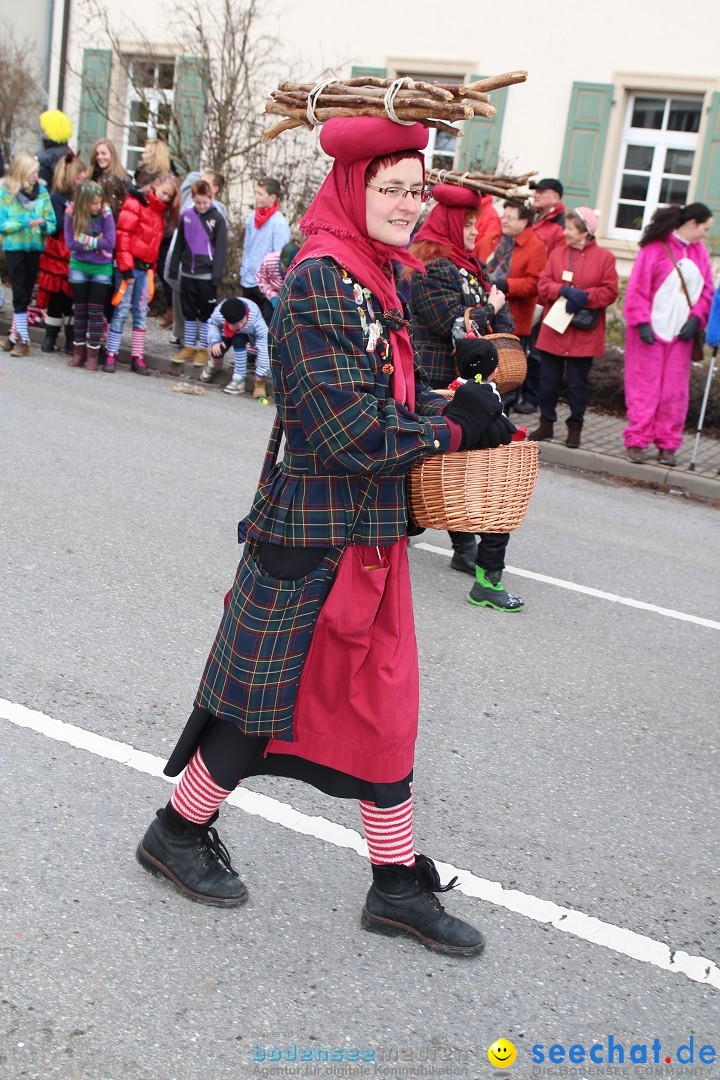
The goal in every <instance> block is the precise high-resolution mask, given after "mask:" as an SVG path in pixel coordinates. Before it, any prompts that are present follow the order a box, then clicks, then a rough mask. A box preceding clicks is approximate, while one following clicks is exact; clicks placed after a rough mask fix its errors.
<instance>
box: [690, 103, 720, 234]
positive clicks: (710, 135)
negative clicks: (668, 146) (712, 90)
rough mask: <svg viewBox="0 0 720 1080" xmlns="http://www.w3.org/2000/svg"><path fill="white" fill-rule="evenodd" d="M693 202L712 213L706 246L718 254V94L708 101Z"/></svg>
mask: <svg viewBox="0 0 720 1080" xmlns="http://www.w3.org/2000/svg"><path fill="white" fill-rule="evenodd" d="M693 202H703V203H705V205H706V206H709V207H710V209H711V210H712V212H713V226H712V229H711V230H710V232H709V234H708V237H707V244H708V247H709V248H710V251H711V252H712V253H713V255H718V254H720V94H713V96H712V98H711V100H710V115H709V116H708V124H707V131H706V133H705V143H704V145H703V148H702V156H701V158H700V172H699V174H698V182H697V188H696V190H695V198H694V199H693Z"/></svg>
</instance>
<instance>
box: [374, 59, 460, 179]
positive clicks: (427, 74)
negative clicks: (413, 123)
mask: <svg viewBox="0 0 720 1080" xmlns="http://www.w3.org/2000/svg"><path fill="white" fill-rule="evenodd" d="M472 70H473V67H472V64H471V63H470V62H466V61H459V62H453V61H449V62H448V63H447V64H442V65H441V64H439V63H438V62H437V61H435V60H416V59H406V58H404V57H389V58H388V60H387V71H388V74H389V75H390V77H391V78H393V79H399V78H401V77H402V76H409V77H410V78H411V79H418V80H419V81H420V82H435V81H437V82H441V83H442V82H446V83H457V84H458V86H461V85H462V84H463V83H465V82H467V81H468V80H469V79H470V77H471V75H470V72H471V71H472ZM427 132H428V144H427V146H426V147H425V150H424V151H423V154H424V156H425V168H426V169H432V168H433V157H434V156H435V142H436V140H437V136H438V129H437V128H428V129H427ZM461 144H462V134H460V135H459V136H458V137H457V138H455V144H454V146H453V149H452V153H449V152H447V151H444V150H443V151H440V153H442V155H443V157H444V158H447V164H445V165H444V166H442V167H444V168H446V169H453V168H454V167H455V162H456V161H457V158H458V153H459V151H460V146H461Z"/></svg>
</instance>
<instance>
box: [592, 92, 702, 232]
mask: <svg viewBox="0 0 720 1080" xmlns="http://www.w3.org/2000/svg"><path fill="white" fill-rule="evenodd" d="M638 98H657V99H658V100H663V99H664V102H665V105H664V113H663V127H662V128H661V129H658V128H634V127H632V126H631V124H632V115H633V110H634V108H635V102H636V100H637V99H638ZM671 101H692V102H697V103H699V104H700V107H701V113H700V121H701V124H702V107H703V104H704V101H703V95H702V94H693V93H688V92H685V93H683V92H679V93H678V92H677V91H673V90H670V89H663V90H660V89H652V90H640V89H634V90H632V91H631V92H630V93H629V94H628V98H627V104H626V109H625V118H624V121H623V130H622V136H621V142H620V152H619V155H618V164H617V169H616V173H615V182H614V185H613V193H612V200H611V203H610V222H612V224H610V225H609V227H608V229H607V237H608V239H611V240H629V241H637V240H639V239H640V235H641V233H642V229H644V227H645V226H646V225H647V223H648V222H649V221H650V218H651V217H652V215H653V214H654V212H655V211H656V210H657V209H658V207H660V206H666V205H667V203H661V202H660V188H661V185H662V181H663V179H664V178H667V177H672V178H675V177H676V178H677V179H679V180H683V181H687V182H688V185H689V188H691V187H692V178H693V174H694V171H695V166H696V164H697V154H698V151H699V150H700V148H701V144H700V131H693V132H685V131H669V130H667V121H668V114H669V111H670V103H671ZM628 146H649V147H652V148H653V151H654V153H653V162H652V169H651V172H650V174H649V176H650V179H649V182H648V189H647V196H646V198H645V208H644V211H643V221H642V225H641V227H640V229H626V228H619V227H618V226H616V225H615V224H614V222H615V220H616V217H617V211H618V205H619V204H620V203H621V202H629V201H632V200H627V199H621V198H620V190H621V188H622V182H623V176H624V174H625V173H626V172H629V173H632V171H633V170H632V169H627V170H626V169H625V158H626V154H627V148H628ZM669 149H674V150H688V151H692V152H693V154H694V155H695V156H694V158H693V168H692V169H691V171H690V173H687V174H686V173H683V174H673V173H666V172H665V171H664V164H665V153H664V151H667V150H669ZM658 150H660V151H663V152H661V153H658ZM638 175H641V176H647V175H648V174H647V173H641V172H640V171H639V170H638ZM640 205H641V204H640V203H638V206H640Z"/></svg>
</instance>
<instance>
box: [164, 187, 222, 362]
mask: <svg viewBox="0 0 720 1080" xmlns="http://www.w3.org/2000/svg"><path fill="white" fill-rule="evenodd" d="M212 196H213V193H212V188H211V187H210V184H209V183H208V182H207V180H196V181H195V183H194V184H193V186H192V201H193V205H192V206H190V207H188V208H187V209H186V210H183V212H182V214H181V215H180V221H179V222H178V229H177V239H176V241H175V249H174V251H173V254H172V259H171V261H170V272H169V275H168V276H169V277H170V278H171V279H172V278H177V277H178V275H179V276H180V303H181V306H182V313H183V319H184V320H185V337H184V345H183V348H182V349H181V350H180V352H178V353H176V354H175V355H174V356H173V360H175V361H176V362H177V363H184V362H185V361H186V360H192V361H193V363H194V364H197V365H198V366H199V367H204V366H205V364H206V363H207V360H208V351H207V344H208V321H209V319H210V316H211V315H212V311H213V308H214V307H215V304H216V302H217V299H216V297H217V290H218V286H219V285H220V282H221V281H222V276H223V273H224V272H225V258H226V255H227V224H226V222H225V218H224V216H223V215H222V214H221V213H220V211H219V210H218V208H217V207H216V206H215V205H214V204H213V199H212ZM198 320H199V322H200V334H199V339H198V338H197V334H198ZM198 345H199V348H198V347H197V346H198Z"/></svg>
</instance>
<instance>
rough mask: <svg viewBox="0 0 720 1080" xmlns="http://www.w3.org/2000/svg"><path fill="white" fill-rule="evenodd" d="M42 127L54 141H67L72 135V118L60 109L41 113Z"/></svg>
mask: <svg viewBox="0 0 720 1080" xmlns="http://www.w3.org/2000/svg"><path fill="white" fill-rule="evenodd" d="M40 127H41V128H42V129H43V131H44V133H45V134H46V135H47V137H48V139H52V141H53V142H54V143H58V144H60V143H66V142H67V141H68V139H69V138H70V136H71V135H72V120H71V119H70V117H69V116H66V115H65V113H64V112H60V110H59V109H51V110H49V111H47V112H44V113H41V114H40Z"/></svg>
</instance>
